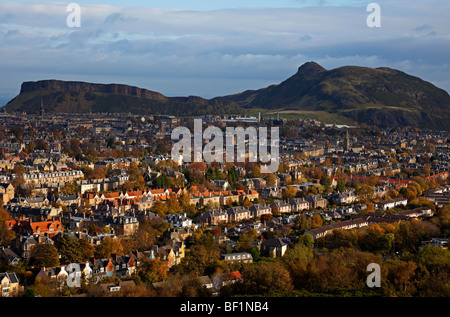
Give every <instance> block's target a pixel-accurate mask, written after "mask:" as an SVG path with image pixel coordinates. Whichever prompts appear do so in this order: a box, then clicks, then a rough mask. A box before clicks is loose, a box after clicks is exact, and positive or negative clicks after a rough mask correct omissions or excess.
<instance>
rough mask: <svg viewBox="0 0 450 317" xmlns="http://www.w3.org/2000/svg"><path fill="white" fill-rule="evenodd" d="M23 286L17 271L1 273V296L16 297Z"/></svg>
mask: <svg viewBox="0 0 450 317" xmlns="http://www.w3.org/2000/svg"><path fill="white" fill-rule="evenodd" d="M21 290H23V287H21V286H20V285H19V279H18V278H17V276H16V273H14V272H12V273H8V272H5V273H0V296H1V297H16V296H18V295H19V291H21Z"/></svg>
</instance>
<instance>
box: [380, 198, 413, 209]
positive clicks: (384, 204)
mask: <svg viewBox="0 0 450 317" xmlns="http://www.w3.org/2000/svg"><path fill="white" fill-rule="evenodd" d="M407 204H408V199H406V198H402V197H399V198H394V199H389V200H383V201H380V202H379V203H377V204H376V206H377V208H378V209H382V210H388V209H391V208H395V207H398V206H406V205H407Z"/></svg>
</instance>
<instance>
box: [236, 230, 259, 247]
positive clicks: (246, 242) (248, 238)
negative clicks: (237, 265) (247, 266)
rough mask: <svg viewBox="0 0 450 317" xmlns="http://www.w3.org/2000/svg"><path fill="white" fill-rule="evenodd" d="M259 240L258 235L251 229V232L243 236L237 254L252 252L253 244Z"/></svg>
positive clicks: (238, 244)
mask: <svg viewBox="0 0 450 317" xmlns="http://www.w3.org/2000/svg"><path fill="white" fill-rule="evenodd" d="M257 238H258V233H257V232H256V230H255V229H251V230H250V231H248V232H246V233H244V234H241V235H240V236H239V239H238V241H237V243H236V247H235V248H236V251H237V252H250V251H251V250H252V249H253V244H252V242H253V241H255V240H256V239H257Z"/></svg>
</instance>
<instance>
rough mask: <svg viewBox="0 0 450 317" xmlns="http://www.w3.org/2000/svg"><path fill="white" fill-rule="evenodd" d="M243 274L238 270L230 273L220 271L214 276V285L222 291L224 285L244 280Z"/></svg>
mask: <svg viewBox="0 0 450 317" xmlns="http://www.w3.org/2000/svg"><path fill="white" fill-rule="evenodd" d="M242 281H243V280H242V275H241V273H239V272H238V271H234V272H229V273H219V274H216V275H215V276H214V278H213V281H212V282H213V285H214V288H215V290H216V291H220V289H221V288H222V287H224V286H227V285H230V284H233V283H238V282H242Z"/></svg>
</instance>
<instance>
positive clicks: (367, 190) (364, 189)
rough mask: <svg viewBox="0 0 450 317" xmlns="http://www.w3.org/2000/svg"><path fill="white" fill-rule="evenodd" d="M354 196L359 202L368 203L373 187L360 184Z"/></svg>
mask: <svg viewBox="0 0 450 317" xmlns="http://www.w3.org/2000/svg"><path fill="white" fill-rule="evenodd" d="M355 192H356V195H357V196H358V198H359V201H360V202H363V203H368V202H369V201H370V200H371V199H372V197H373V194H374V190H373V187H372V186H370V185H367V184H361V185H358V186H356V188H355Z"/></svg>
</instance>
